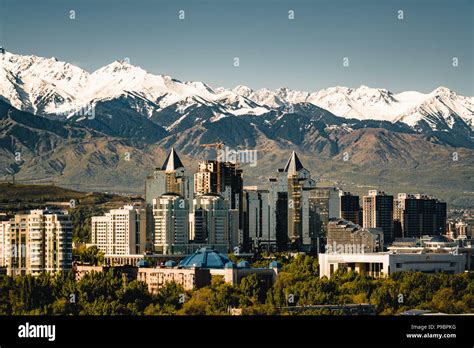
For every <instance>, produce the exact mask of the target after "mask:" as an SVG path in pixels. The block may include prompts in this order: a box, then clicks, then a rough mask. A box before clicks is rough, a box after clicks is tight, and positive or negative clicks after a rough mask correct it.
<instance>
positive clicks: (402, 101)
mask: <svg viewBox="0 0 474 348" xmlns="http://www.w3.org/2000/svg"><path fill="white" fill-rule="evenodd" d="M473 128H474V97H469V96H461V95H458V94H456V93H455V92H454V91H452V90H450V89H448V88H446V87H438V88H436V89H434V90H433V91H432V92H430V93H421V92H416V91H407V92H402V93H396V94H395V93H392V92H390V91H388V90H386V89H380V88H370V87H367V86H360V87H359V88H348V87H331V88H327V89H323V90H319V91H316V92H305V91H296V90H291V89H288V88H280V89H277V90H274V91H272V90H268V89H259V90H252V89H251V88H249V87H246V86H237V87H235V88H233V89H226V88H222V87H218V88H213V87H211V86H209V85H207V84H205V83H203V82H181V81H179V80H176V79H173V78H171V77H169V76H163V75H153V74H150V73H148V72H147V71H145V70H144V69H142V68H140V67H136V66H133V65H131V64H129V63H128V62H126V61H115V62H113V63H111V64H109V65H107V66H105V67H103V68H101V69H99V70H97V71H95V72H93V73H89V72H87V71H85V70H83V69H81V68H79V67H77V66H74V65H72V64H69V63H65V62H61V61H58V60H57V59H56V58H43V57H37V56H24V55H19V54H13V53H11V52H5V53H4V54H0V177H1V176H3V177H8V176H10V175H11V174H12V173H15V175H16V178H17V179H24V180H43V179H44V180H47V179H48V178H49V179H54V180H56V181H57V182H58V183H59V184H62V185H69V186H72V187H73V188H79V189H80V188H87V189H91V188H97V189H108V190H117V191H122V192H123V191H126V192H141V191H142V189H143V178H144V176H145V175H146V173H147V172H149V171H150V170H151V169H152V168H153V167H154V166H158V165H161V163H160V161H162V160H163V159H164V155H165V153H166V151H167V149H169V148H170V147H172V146H174V147H175V148H177V149H178V151H180V154H181V155H182V157H183V160H184V162H185V164H186V163H187V164H188V165H189V166H190V167H191V168H192V170H194V169H195V168H194V167H195V166H196V164H197V163H196V159H200V158H206V157H213V156H215V154H213V153H210V152H209V150H208V149H207V148H204V147H202V146H200V145H202V144H206V143H211V142H215V141H218V140H220V141H223V142H225V143H226V145H228V146H229V147H231V148H233V149H256V150H257V151H258V165H257V167H255V168H252V170H251V171H250V170H248V171H245V165H244V164H243V166H244V173H245V175H246V176H245V180H246V183H249V184H255V183H259V184H260V183H261V182H262V181H264V180H265V179H266V177H268V176H269V175H271V173H272V172H273V171H274V170H275V169H276V168H278V167H281V166H282V165H283V163H284V162H285V159H286V157H287V156H288V155H289V153H290V152H291V150H296V151H298V152H299V155H300V157H301V158H302V160H303V161H304V163H303V164H305V165H306V166H307V167H308V169H310V170H312V172H313V175H314V176H316V177H317V178H318V179H319V180H320V181H321V182H328V183H332V184H334V183H335V184H338V185H340V186H342V187H343V188H344V189H346V190H351V191H355V192H358V191H361V193H362V192H365V191H366V190H367V189H368V188H380V189H385V190H387V191H390V190H392V192H399V191H400V192H401V190H405V191H414V190H416V192H418V191H423V192H425V193H429V194H433V195H437V196H439V197H441V198H443V199H446V200H448V201H449V202H450V203H452V204H454V205H458V206H469V205H470V206H471V207H472V203H473V202H474V194H473V192H472V187H474V185H473V179H472V169H473V168H474V167H473V152H474V142H473V135H474V134H473ZM16 153H21V160H15V154H16ZM193 166H194V167H193ZM2 168H3V169H2ZM130 173H133V175H130Z"/></svg>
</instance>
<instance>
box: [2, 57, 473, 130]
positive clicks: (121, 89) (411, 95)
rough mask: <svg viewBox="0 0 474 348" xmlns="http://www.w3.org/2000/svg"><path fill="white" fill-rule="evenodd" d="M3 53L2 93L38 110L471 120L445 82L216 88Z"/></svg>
mask: <svg viewBox="0 0 474 348" xmlns="http://www.w3.org/2000/svg"><path fill="white" fill-rule="evenodd" d="M0 58H1V59H0V96H1V97H2V98H3V99H5V100H7V101H9V102H10V103H11V104H12V105H13V106H15V107H17V108H19V109H22V110H26V111H30V112H33V113H57V112H64V111H67V110H74V109H75V108H78V107H82V106H84V105H86V104H90V103H96V102H97V101H100V100H110V99H113V98H117V97H119V96H126V97H127V98H129V97H133V98H139V99H140V103H141V109H140V110H145V111H143V112H145V113H146V114H147V115H152V114H153V112H154V111H157V109H156V108H159V109H163V108H166V107H168V106H170V105H178V104H179V103H180V102H186V103H188V104H189V103H191V104H192V103H197V104H201V105H206V106H210V107H213V108H214V107H216V108H218V109H222V110H223V112H228V113H232V114H234V115H249V114H253V115H261V114H265V113H267V112H268V111H269V110H271V109H272V108H279V107H281V106H284V105H288V104H296V103H312V104H314V105H316V106H318V107H321V108H323V109H326V110H329V111H330V112H332V113H333V114H335V115H336V116H341V117H347V118H357V119H360V120H364V119H375V120H386V121H391V122H397V121H401V122H405V123H407V124H409V125H410V126H413V127H414V126H415V125H417V124H419V123H420V122H425V123H427V124H429V125H430V127H432V128H433V129H436V128H437V127H438V128H439V126H440V122H441V123H442V124H444V125H448V126H451V127H452V126H453V125H454V124H455V123H456V122H458V121H459V120H458V119H456V117H458V118H459V117H460V118H461V119H462V120H464V121H465V122H466V123H467V124H469V125H471V126H473V125H474V116H473V114H474V98H473V97H463V96H459V95H457V94H456V93H455V92H453V91H451V90H450V89H449V88H447V87H443V86H441V87H438V88H436V89H435V90H434V91H432V92H431V93H420V92H416V91H407V92H401V93H398V94H393V93H392V92H390V91H388V90H386V89H382V88H372V87H369V86H367V85H361V86H359V87H357V88H349V87H344V86H336V87H330V88H326V89H322V90H319V91H317V92H313V93H309V92H307V91H298V90H292V89H290V88H288V87H281V88H278V89H276V90H270V89H267V88H261V89H258V90H253V89H251V88H249V87H247V86H244V85H238V86H236V87H235V88H233V89H225V88H222V87H221V88H212V87H211V86H209V85H207V84H205V83H203V82H199V81H186V82H181V81H179V80H176V79H173V78H171V77H170V76H164V75H154V74H151V73H148V72H147V71H145V70H144V69H142V68H141V67H138V66H134V65H132V64H130V62H129V61H128V60H117V61H114V62H112V63H110V64H108V65H106V66H104V67H102V68H100V69H98V70H96V71H94V72H93V73H92V74H89V73H88V72H87V71H84V70H82V69H81V68H79V67H77V66H74V65H71V64H69V63H65V62H61V61H59V60H58V59H56V58H54V57H53V58H43V57H37V56H23V55H17V54H13V53H11V52H7V51H5V53H2V54H1V57H0ZM143 103H144V104H143ZM143 105H146V106H145V107H143ZM140 112H142V111H140ZM443 127H444V126H443Z"/></svg>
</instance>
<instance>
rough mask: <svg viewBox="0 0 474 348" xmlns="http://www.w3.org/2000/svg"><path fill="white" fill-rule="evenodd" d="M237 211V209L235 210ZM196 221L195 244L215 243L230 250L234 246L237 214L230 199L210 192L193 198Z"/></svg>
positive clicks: (216, 245)
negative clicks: (232, 209)
mask: <svg viewBox="0 0 474 348" xmlns="http://www.w3.org/2000/svg"><path fill="white" fill-rule="evenodd" d="M234 211H235V210H234ZM192 214H193V215H194V219H193V220H194V221H193V222H194V223H193V224H191V233H190V235H191V237H192V238H193V240H192V243H193V244H208V245H213V246H215V247H216V248H217V249H219V250H225V251H230V250H231V248H232V247H234V245H232V244H233V241H235V240H236V238H237V237H236V235H238V230H235V226H236V224H235V215H234V216H233V217H231V215H232V214H235V212H234V213H233V212H232V211H231V209H230V208H229V201H228V200H226V199H224V198H223V197H222V196H220V195H218V194H215V193H209V194H205V195H202V196H197V197H196V198H194V200H193V210H192Z"/></svg>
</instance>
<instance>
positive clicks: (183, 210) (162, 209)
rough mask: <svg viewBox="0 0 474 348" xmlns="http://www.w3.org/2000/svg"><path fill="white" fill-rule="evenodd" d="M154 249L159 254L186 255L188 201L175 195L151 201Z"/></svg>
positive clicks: (167, 194) (163, 196)
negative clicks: (153, 221) (153, 223)
mask: <svg viewBox="0 0 474 348" xmlns="http://www.w3.org/2000/svg"><path fill="white" fill-rule="evenodd" d="M153 217H154V220H155V232H154V242H153V244H154V247H155V252H157V253H160V254H167V255H168V254H176V253H186V246H187V244H188V242H189V230H188V224H189V221H188V219H189V206H188V201H187V200H185V199H184V198H183V197H182V196H180V195H178V194H176V193H166V194H164V195H162V196H160V197H159V198H155V199H153Z"/></svg>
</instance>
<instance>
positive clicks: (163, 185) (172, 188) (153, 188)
mask: <svg viewBox="0 0 474 348" xmlns="http://www.w3.org/2000/svg"><path fill="white" fill-rule="evenodd" d="M170 192H174V193H177V194H179V195H181V196H182V197H184V198H185V199H188V198H191V197H192V191H191V188H190V183H189V178H188V176H187V175H186V169H185V167H184V165H183V163H182V162H181V159H180V158H179V156H178V153H177V152H176V150H175V149H174V148H172V149H171V151H170V152H169V153H168V156H167V157H166V160H165V162H164V163H163V165H162V166H161V167H160V168H156V169H155V170H154V171H153V174H152V175H151V176H148V177H147V178H146V181H145V201H146V203H147V204H150V205H151V204H153V199H155V198H158V197H160V196H161V195H163V194H165V193H170Z"/></svg>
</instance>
